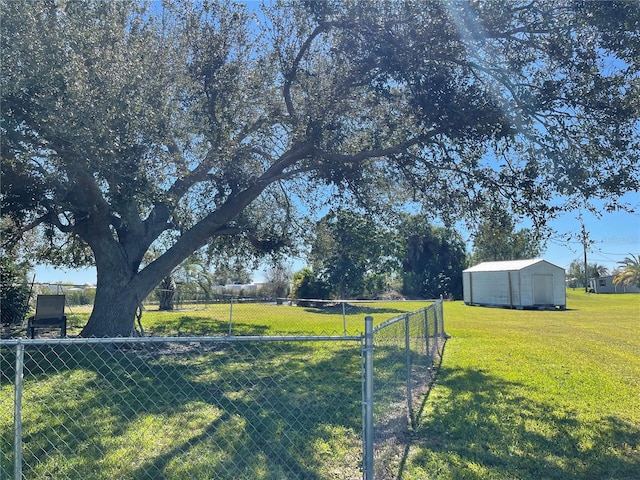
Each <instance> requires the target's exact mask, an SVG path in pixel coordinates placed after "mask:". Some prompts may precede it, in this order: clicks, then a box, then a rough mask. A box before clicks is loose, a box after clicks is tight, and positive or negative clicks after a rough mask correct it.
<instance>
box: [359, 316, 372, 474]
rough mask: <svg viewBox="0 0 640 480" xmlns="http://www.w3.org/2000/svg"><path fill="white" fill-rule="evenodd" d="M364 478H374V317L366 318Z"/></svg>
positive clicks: (363, 414) (363, 415)
mask: <svg viewBox="0 0 640 480" xmlns="http://www.w3.org/2000/svg"><path fill="white" fill-rule="evenodd" d="M364 332H365V333H364V379H363V380H364V382H363V383H364V384H363V388H362V391H363V399H362V417H363V418H362V423H363V439H362V440H363V465H362V466H363V470H364V472H363V478H364V480H373V317H372V316H366V317H365V318H364Z"/></svg>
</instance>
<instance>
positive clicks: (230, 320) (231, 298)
mask: <svg viewBox="0 0 640 480" xmlns="http://www.w3.org/2000/svg"><path fill="white" fill-rule="evenodd" d="M232 334H233V295H231V296H230V297H229V336H231V335H232Z"/></svg>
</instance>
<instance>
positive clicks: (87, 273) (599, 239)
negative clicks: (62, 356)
mask: <svg viewBox="0 0 640 480" xmlns="http://www.w3.org/2000/svg"><path fill="white" fill-rule="evenodd" d="M623 199H624V200H625V201H626V202H627V203H628V204H629V205H631V206H632V207H633V208H634V210H635V213H626V212H615V213H608V214H603V215H602V216H601V217H600V218H598V217H596V216H594V215H593V214H590V213H588V212H586V211H584V212H582V218H583V221H584V224H585V228H586V230H587V234H588V237H589V239H590V240H591V241H593V244H592V245H591V246H590V247H589V249H588V251H587V261H588V262H589V263H597V264H598V265H604V266H606V267H607V268H608V269H609V270H610V271H611V270H613V269H614V268H616V266H617V264H618V262H620V261H622V260H623V259H624V258H625V257H626V256H628V255H629V254H630V253H631V254H634V255H639V254H640V192H633V193H630V194H627V195H625V196H624V197H623ZM580 213H581V212H579V211H575V212H570V213H566V214H564V215H562V216H561V217H559V218H558V219H557V220H555V221H553V222H552V224H551V225H552V227H553V228H554V230H555V231H556V232H557V234H556V235H555V236H553V237H552V238H551V239H550V241H549V242H548V244H547V250H546V252H545V253H544V254H543V255H542V258H544V259H545V260H547V261H549V262H551V263H553V264H555V265H558V266H560V267H562V268H564V269H568V268H569V264H570V263H571V262H572V261H573V260H576V259H579V260H580V261H582V258H583V246H582V243H581V242H580V241H579V239H578V238H577V235H578V234H579V233H580V231H581V229H582V225H581V223H580V220H579V218H578V216H579V214H580ZM566 234H573V235H574V239H573V240H571V241H567V240H566V239H565V237H563V235H565V236H566ZM302 266H303V263H302V261H301V260H296V261H294V264H293V268H294V269H296V270H297V269H299V268H301V267H302ZM35 273H36V282H42V283H47V282H52V283H55V282H63V283H73V284H75V285H84V284H85V283H91V284H93V283H95V282H96V273H95V269H93V268H90V269H83V270H72V269H60V268H51V267H45V266H39V267H37V268H36V269H35ZM261 280H262V273H261V272H257V273H256V274H255V275H254V281H261Z"/></svg>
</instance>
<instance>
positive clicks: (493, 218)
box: [471, 204, 544, 265]
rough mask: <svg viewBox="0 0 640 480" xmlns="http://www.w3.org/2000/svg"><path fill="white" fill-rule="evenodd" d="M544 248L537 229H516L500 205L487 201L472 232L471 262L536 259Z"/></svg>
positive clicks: (511, 219) (514, 223)
mask: <svg viewBox="0 0 640 480" xmlns="http://www.w3.org/2000/svg"><path fill="white" fill-rule="evenodd" d="M543 250H544V243H543V241H542V240H541V238H540V237H539V232H534V231H532V230H531V229H530V228H522V229H520V230H517V231H516V222H515V219H514V218H513V216H512V215H510V214H509V212H508V211H507V210H506V209H505V208H504V207H503V206H501V205H499V204H491V205H489V206H488V208H487V210H486V212H485V213H484V214H483V215H482V218H481V220H480V221H479V222H478V225H477V227H476V231H475V233H474V234H473V254H472V255H471V262H472V263H473V264H474V265H475V264H478V263H481V262H494V261H500V260H521V259H527V258H537V257H538V256H540V254H541V253H542V252H543Z"/></svg>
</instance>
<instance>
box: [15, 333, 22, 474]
mask: <svg viewBox="0 0 640 480" xmlns="http://www.w3.org/2000/svg"><path fill="white" fill-rule="evenodd" d="M23 378H24V345H23V344H22V343H21V342H20V341H18V344H17V345H16V382H15V385H16V386H15V391H14V397H13V434H14V439H13V461H14V464H13V477H14V478H15V479H17V480H18V479H21V478H22V383H23Z"/></svg>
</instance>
